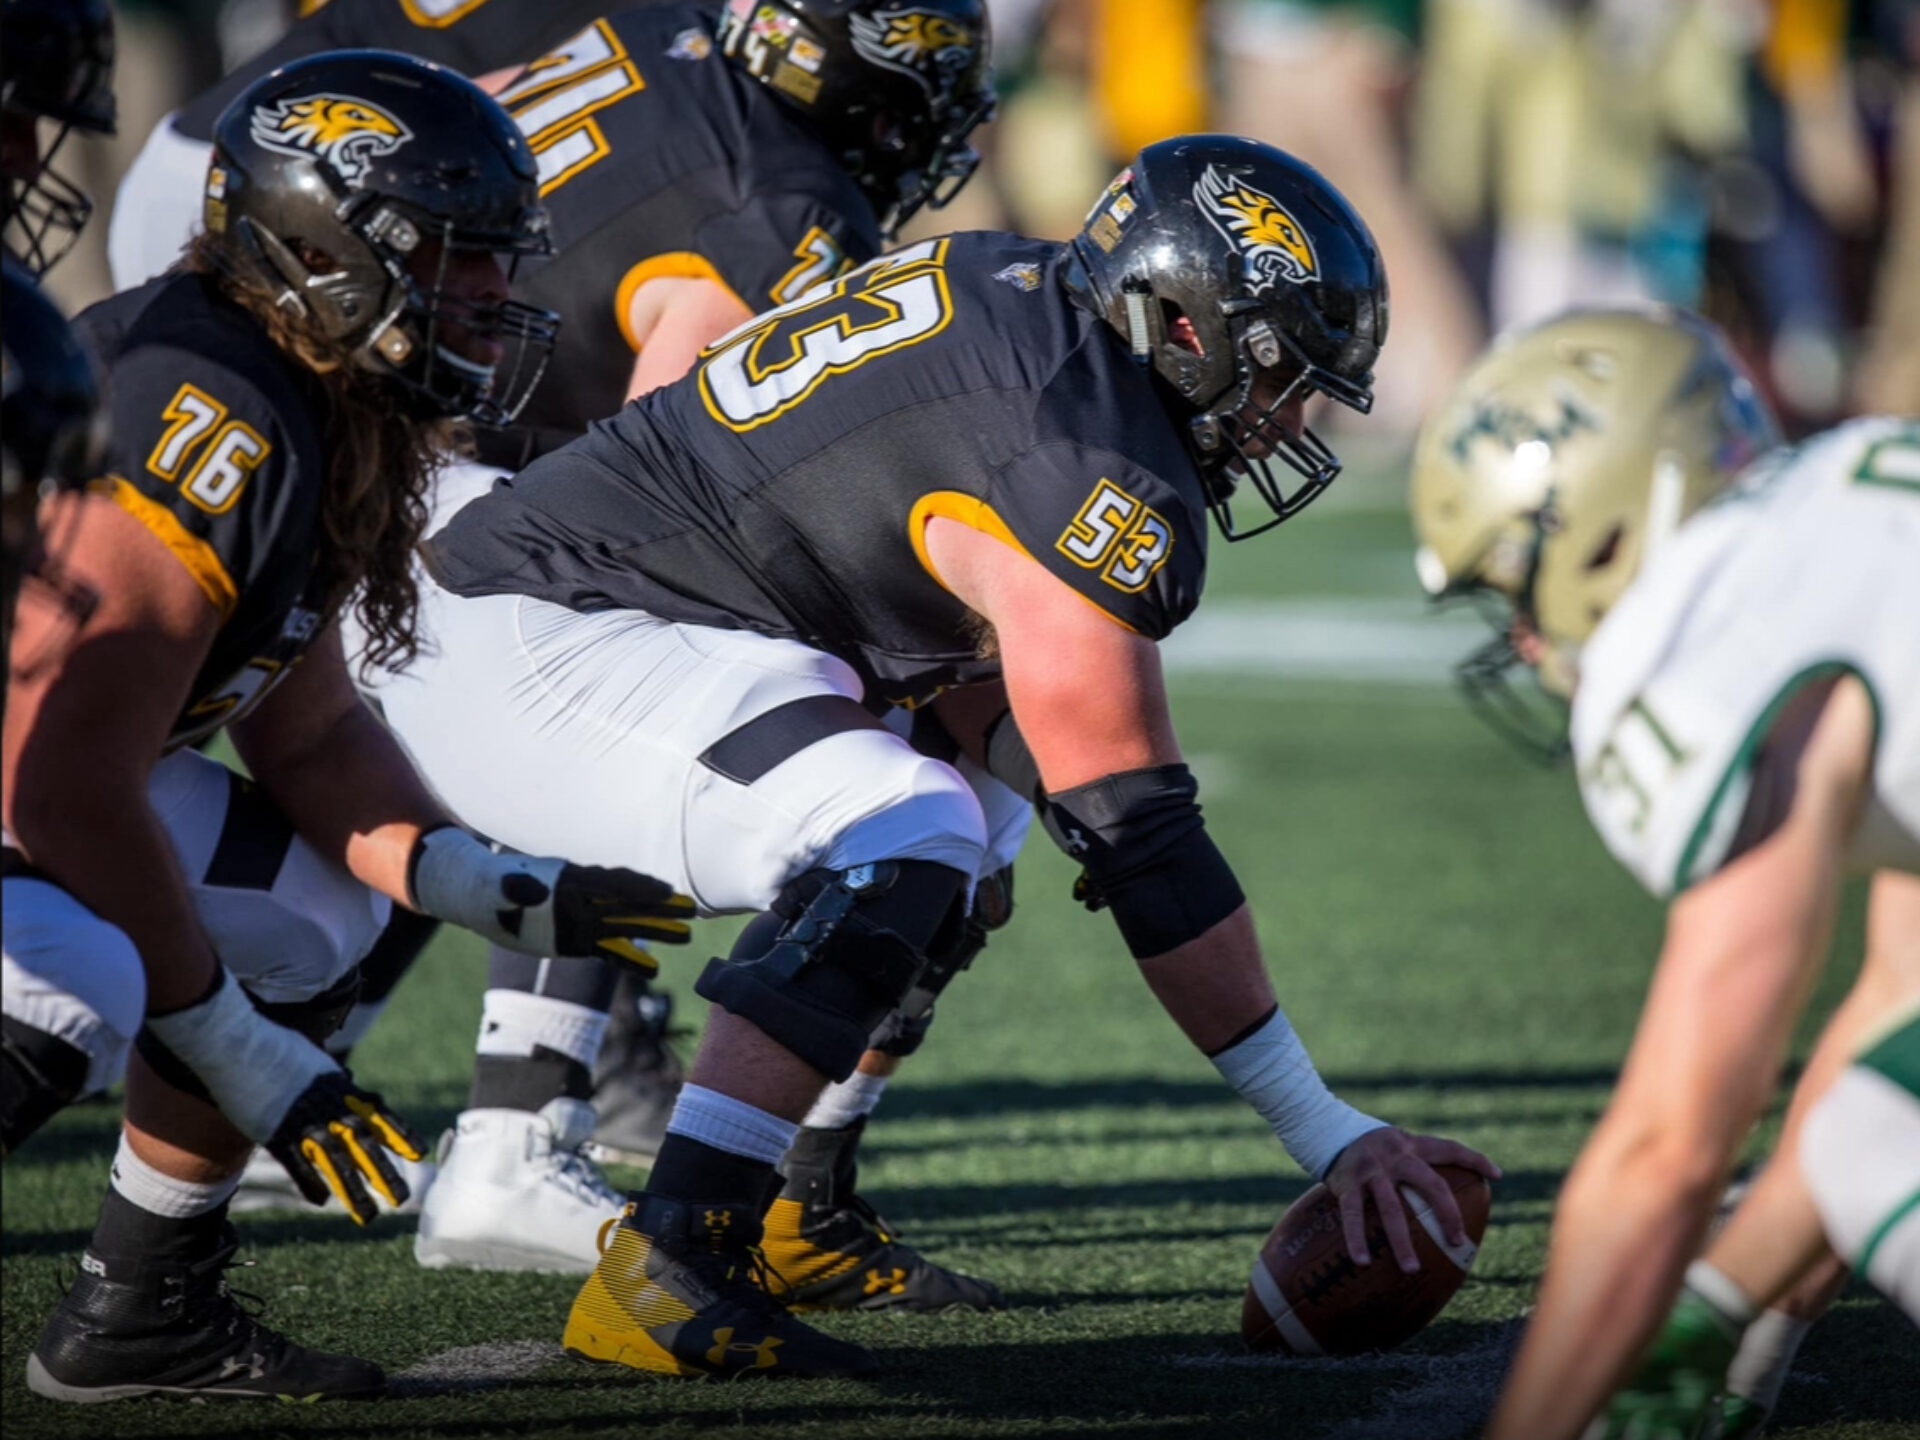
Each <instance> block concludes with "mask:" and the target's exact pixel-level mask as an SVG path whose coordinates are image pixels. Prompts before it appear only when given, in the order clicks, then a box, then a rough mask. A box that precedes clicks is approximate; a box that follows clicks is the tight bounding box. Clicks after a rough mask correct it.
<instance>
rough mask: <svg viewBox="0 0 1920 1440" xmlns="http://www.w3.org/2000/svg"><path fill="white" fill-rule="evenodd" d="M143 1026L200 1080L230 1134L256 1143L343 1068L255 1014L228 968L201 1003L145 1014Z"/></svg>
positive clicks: (316, 1048)
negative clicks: (320, 1083) (319, 1082)
mask: <svg viewBox="0 0 1920 1440" xmlns="http://www.w3.org/2000/svg"><path fill="white" fill-rule="evenodd" d="M147 1025H148V1028H150V1029H151V1030H152V1031H153V1033H154V1034H155V1035H157V1036H158V1037H159V1039H160V1043H161V1044H163V1045H165V1046H166V1047H167V1049H169V1050H171V1051H172V1052H173V1053H174V1054H175V1055H177V1056H178V1057H179V1058H180V1060H181V1062H182V1063H183V1064H185V1065H186V1067H187V1068H188V1069H189V1070H191V1071H193V1073H194V1074H195V1075H198V1076H199V1077H200V1083H201V1084H203V1085H205V1086H206V1087H207V1093H208V1094H210V1095H212V1096H213V1100H214V1103H215V1104H216V1105H218V1106H219V1107H220V1111H221V1113H222V1114H223V1115H225V1116H226V1117H227V1119H229V1120H231V1121H232V1122H233V1123H234V1126H235V1128H237V1129H238V1130H239V1131H240V1132H241V1133H242V1134H244V1135H245V1136H246V1137H247V1138H248V1139H249V1140H253V1141H256V1142H258V1143H260V1144H265V1143H266V1142H267V1141H268V1140H270V1139H271V1138H272V1137H273V1132H274V1131H276V1130H278V1129H279V1128H280V1122H281V1121H282V1120H283V1119H285V1118H286V1114H287V1111H289V1110H291V1109H292V1108H293V1104H294V1102H295V1101H296V1100H298V1099H299V1098H300V1097H301V1096H302V1095H303V1094H305V1093H306V1091H307V1087H308V1086H310V1085H312V1084H313V1082H314V1081H315V1080H318V1079H319V1078H320V1077H321V1076H322V1075H325V1074H327V1073H328V1072H330V1071H334V1070H338V1069H339V1068H340V1067H339V1066H338V1065H337V1064H335V1063H334V1060H333V1057H332V1056H330V1055H328V1054H327V1052H326V1051H324V1050H322V1049H321V1048H320V1047H319V1046H318V1045H315V1044H314V1043H313V1042H312V1041H311V1040H309V1039H307V1037H306V1036H304V1035H301V1034H298V1033H296V1032H295V1031H292V1030H289V1029H287V1028H286V1027H285V1026H284V1025H276V1024H274V1023H273V1021H271V1020H269V1019H267V1017H266V1016H264V1015H262V1014H261V1013H260V1012H259V1011H258V1010H256V1009H254V1008H253V1004H252V1002H251V1001H249V1000H248V999H247V997H246V995H245V994H244V993H243V992H242V991H241V989H240V985H239V982H237V981H236V980H234V979H233V977H232V976H230V975H228V974H227V972H226V971H225V970H222V971H221V972H220V986H219V988H218V989H217V990H215V991H214V992H213V994H211V995H209V996H208V997H207V998H206V999H204V1000H202V1001H201V1002H200V1003H199V1004H198V1005H191V1006H188V1007H187V1008H186V1009H185V1010H176V1011H174V1012H173V1013H172V1014H171V1015H150V1016H148V1017H147Z"/></svg>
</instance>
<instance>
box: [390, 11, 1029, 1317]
mask: <svg viewBox="0 0 1920 1440" xmlns="http://www.w3.org/2000/svg"><path fill="white" fill-rule="evenodd" d="M987 46H988V33H987V20H986V14H985V12H984V10H983V9H982V7H981V5H980V3H979V0H920V3H914V4H909V5H903V4H901V3H900V0H792V3H788V0H755V3H753V4H735V5H732V6H730V7H729V8H728V9H727V10H726V11H725V12H724V13H723V14H722V15H721V17H720V18H719V21H718V24H717V26H716V23H715V20H714V18H713V16H712V15H711V13H710V12H708V11H706V10H703V9H702V8H701V7H700V6H698V5H695V4H690V3H670V4H662V5H652V6H648V7H645V8H643V9H638V10H629V11H625V12H622V13H620V14H616V15H614V16H612V17H610V18H607V19H603V20H599V21H596V22H595V23H594V24H592V25H590V26H588V27H587V28H586V29H585V30H583V31H582V32H581V33H580V34H578V35H576V36H573V37H572V38H571V39H569V40H568V41H567V42H566V43H565V44H563V45H561V46H560V47H558V48H557V49H556V50H554V51H553V52H552V53H551V54H548V55H546V56H543V57H541V58H540V59H538V60H536V61H535V62H533V63H532V64H531V65H529V66H528V67H527V69H526V71H525V72H524V74H522V75H520V76H518V77H516V78H514V79H513V80H512V81H511V83H509V84H508V85H507V86H506V87H505V88H504V89H503V90H502V91H501V92H500V98H501V100H502V102H503V103H504V104H506V106H507V107H508V109H509V111H510V112H511V113H512V114H514V115H515V117H516V118H517V119H519V121H520V123H521V125H522V127H523V129H525V130H526V132H527V134H528V137H529V140H530V142H531V143H532V145H533V147H534V151H535V154H536V156H537V157H538V159H539V164H540V167H541V176H542V181H543V186H542V188H543V193H544V195H545V198H546V201H547V204H548V206H549V208H550V210H551V211H552V215H553V237H554V243H555V253H554V255H553V256H552V257H550V258H548V259H545V260H539V261H535V262H532V263H531V264H530V265H529V266H527V267H526V268H525V270H524V271H523V274H522V277H521V280H520V281H519V282H518V283H517V285H516V291H515V293H516V294H517V295H519V296H520V297H521V298H523V299H526V300H528V301H531V302H533V303H537V304H541V305H545V306H548V307H550V308H552V309H555V310H557V311H558V312H560V313H561V314H562V315H563V316H565V317H566V324H565V325H564V327H563V329H562V331H561V338H560V342H559V345H558V347H557V348H556V350H555V353H554V359H553V363H552V365H551V366H550V367H549V369H548V371H547V374H546V376H545V377H544V378H543V379H542V381H541V383H540V385H539V386H538V388H537V389H536V390H535V392H534V395H533V398H532V400H531V401H530V402H529V404H528V406H527V408H526V410H525V412H524V413H523V415H522V417H521V420H520V422H519V423H517V424H516V425H514V426H512V427H508V428H506V429H504V430H499V431H494V432H490V433H488V434H486V435H484V436H483V437H482V443H481V446H480V450H481V454H480V460H481V461H482V462H494V463H493V464H492V465H491V466H489V465H488V464H486V463H480V464H475V465H472V466H468V467H464V468H456V469H454V470H452V471H451V472H450V473H448V474H447V475H445V476H443V477H442V479H441V481H440V482H439V486H438V497H437V504H436V513H437V514H438V515H440V516H442V517H444V516H446V515H449V514H451V513H452V512H453V511H454V510H456V509H457V508H458V506H459V505H460V503H462V502H463V501H464V500H465V499H468V498H470V497H471V496H473V495H475V494H478V493H480V492H482V491H484V490H485V489H486V488H487V486H489V485H490V484H491V483H492V482H493V480H494V479H495V478H496V477H497V476H498V475H499V474H500V470H501V467H508V468H513V467H517V466H519V465H521V464H524V463H525V462H526V461H527V460H528V459H530V458H531V457H532V456H534V455H537V454H539V453H542V452H543V451H545V450H549V449H553V448H555V447H556V446H558V445H559V444H562V443H565V442H566V441H569V440H572V439H574V438H576V437H577V436H579V435H581V434H582V433H584V432H585V430H586V429H587V427H588V425H589V424H591V423H592V422H593V421H594V420H595V419H597V418H599V417H602V416H605V415H609V414H611V413H613V412H614V411H616V410H618V409H619V408H620V406H621V405H622V404H623V403H624V402H625V401H626V400H627V399H628V397H629V396H630V395H635V394H641V393H644V392H646V391H648V390H651V389H653V388H654V387H656V386H657V385H659V384H661V383H663V382H665V381H668V380H672V379H676V378H678V377H679V376H680V375H682V374H684V373H685V372H686V370H687V369H688V367H689V366H691V365H692V363H693V361H694V359H695V357H696V356H697V354H698V353H699V351H700V349H701V348H703V347H704V346H705V345H707V344H708V343H710V342H711V341H713V340H715V339H717V338H718V337H719V336H720V335H722V334H724V333H725V332H726V331H727V330H728V329H730V328H732V327H733V326H735V325H737V324H739V323H740V322H742V321H744V320H746V319H747V318H748V316H749V315H750V314H751V313H752V312H753V311H755V310H757V309H765V308H769V307H771V306H773V305H777V304H781V303H785V302H787V301H790V300H792V299H794V298H795V297H797V296H798V295H799V294H801V293H803V292H804V291H805V290H806V289H808V288H809V287H810V286H812V285H814V284H816V283H819V282H821V281H823V280H827V279H830V278H832V277H833V276H835V275H837V274H839V273H840V272H841V271H842V270H844V269H845V268H846V267H847V266H848V265H849V264H850V263H855V262H861V261H865V260H867V259H869V258H871V257H872V256H873V255H874V254H876V253H877V252H878V251H879V249H880V247H881V243H882V238H883V236H884V235H887V234H890V233H891V231H892V230H893V228H894V227H895V226H897V225H898V224H900V223H901V222H902V221H904V220H905V219H906V218H907V217H909V216H911V215H912V214H914V213H915V212H916V211H917V210H919V208H920V207H921V206H922V205H923V204H927V203H933V204H940V203H943V202H944V201H945V199H946V198H947V197H948V196H950V195H951V194H952V193H953V192H954V190H955V189H956V188H957V187H958V185H959V184H960V183H962V182H964V180H965V179H966V178H967V176H968V175H969V174H971V172H972V170H973V167H974V163H975V158H976V157H975V156H974V153H973V151H972V150H971V149H970V148H969V147H968V146H967V143H966V140H967V136H968V134H969V133H970V132H971V131H972V130H973V128H974V127H975V126H976V125H977V124H979V123H980V121H981V120H983V119H984V118H985V117H986V116H987V115H988V114H989V113H990V111H991V109H992V104H993V92H992V86H991V70H990V66H989V63H988V58H987ZM426 665H427V669H426V670H424V671H423V672H421V673H422V675H423V677H425V678H428V679H430V677H431V674H432V662H431V660H429V661H427V662H426ZM1013 808H1015V809H1016V810H1018V809H1019V808H1020V807H1019V806H1018V804H1017V802H1013ZM403 923H404V922H403ZM616 968H623V967H615V966H612V965H607V964H600V963H596V962H591V961H583V962H574V963H571V964H552V965H547V964H542V965H538V966H535V965H531V964H529V963H528V962H527V961H526V960H525V959H524V958H523V957H521V956H520V955H518V954H516V953H514V952H511V951H497V952H496V953H495V955H494V957H493V959H492V962H491V963H490V966H489V978H488V986H487V999H486V1009H485V1015H484V1019H483V1022H482V1026H481V1039H480V1051H481V1053H480V1055H479V1057H478V1059H477V1062H476V1070H475V1078H474V1084H473V1089H472V1093H471V1095H470V1098H469V1101H468V1106H467V1109H466V1110H465V1111H464V1112H463V1113H462V1115H461V1116H460V1118H459V1120H458V1121H457V1123H456V1125H455V1127H454V1131H453V1138H452V1142H451V1144H450V1145H449V1146H447V1147H446V1148H445V1149H444V1150H442V1151H441V1152H440V1158H441V1163H442V1166H443V1169H442V1173H441V1174H440V1175H439V1177H438V1178H437V1179H436V1180H435V1181H434V1183H433V1185H432V1188H431V1189H430V1190H429V1192H428V1194H427V1196H426V1199H425V1201H424V1203H423V1206H422V1210H421V1219H420V1226H419V1230H418V1233H417V1238H416V1241H415V1254H416V1256H417V1257H418V1258H419V1260H420V1262H421V1263H422V1264H424V1265H428V1266H431V1267H441V1266H478V1267H483V1268H489V1269H498V1268H536V1269H544V1270H556V1269H570V1270H576V1271H578V1272H580V1273H586V1272H587V1271H590V1270H591V1269H592V1268H593V1266H594V1264H595V1263H596V1262H597V1261H598V1259H599V1250H598V1248H597V1244H596V1240H597V1236H598V1233H599V1229H600V1226H601V1224H602V1222H604V1221H605V1220H607V1219H609V1218H611V1217H613V1216H615V1215H617V1214H618V1213H619V1209H620V1205H621V1200H620V1197H619V1194H618V1192H616V1191H614V1190H613V1189H611V1188H610V1187H609V1186H607V1185H606V1184H605V1183H604V1181H603V1180H602V1179H601V1177H600V1176H599V1174H598V1172H597V1171H596V1170H595V1169H593V1167H591V1166H590V1165H588V1164H586V1163H583V1162H582V1161H581V1160H580V1159H579V1156H578V1151H577V1144H578V1142H579V1141H580V1140H583V1139H584V1138H585V1136H586V1133H587V1132H588V1131H590V1130H591V1131H592V1133H593V1135H594V1138H595V1140H596V1141H597V1142H598V1144H599V1146H600V1147H601V1150H602V1151H603V1152H607V1151H611V1152H612V1153H614V1154H616V1155H618V1156H619V1157H620V1158H623V1159H628V1160H635V1161H646V1160H651V1158H652V1156H653V1154H654V1152H655V1151H656V1150H657V1149H658V1147H659V1144H660V1140H661V1138H662V1136H663V1134H664V1130H665V1126H666V1120H667V1116H668V1114H669V1113H670V1111H671V1109H672V1105H673V1097H674V1094H675V1093H676V1092H677V1088H678V1087H677V1080H678V1074H677V1067H673V1068H670V1065H671V1061H670V1058H669V1052H667V1050H666V1048H665V1046H664V1045H663V1044H662V1043H661V1031H662V1030H663V1029H664V1028H665V1026H666V1024H667V1022H668V1020H669V1018H670V1016H671V1008H670V1000H669V997H667V996H665V995H662V994H659V993H645V991H644V980H643V979H642V978H641V977H640V976H639V975H638V974H637V973H635V972H632V971H630V970H629V971H628V972H627V973H626V974H625V975H623V976H622V977H621V980H620V990H619V991H618V992H616V990H615V988H614V987H615V977H614V974H613V973H612V972H613V971H614V970H615V969H616ZM643 1015H644V1016H645V1021H644V1023H643V1021H642V1017H643ZM356 1018H358V1017H356ZM603 1031H604V1032H606V1033H608V1039H607V1041H606V1042H605V1044H604V1049H603V1042H602V1039H601V1036H602V1033H603ZM917 1033H918V1032H917V1031H910V1032H902V1033H901V1034H900V1035H899V1036H898V1037H897V1038H895V1039H893V1040H890V1041H888V1045H889V1048H890V1049H891V1050H893V1051H904V1049H906V1048H909V1047H910V1045H911V1044H912V1043H913V1036H914V1035H916V1034H917ZM597 1053H598V1054H599V1059H600V1063H599V1064H598V1065H597V1066H596V1064H595V1060H596V1054H597ZM897 1058H898V1057H897V1055H885V1056H883V1055H879V1054H875V1055H874V1056H871V1057H869V1059H868V1061H867V1062H865V1070H866V1072H868V1073H865V1074H863V1076H862V1077H861V1078H860V1079H858V1080H857V1081H855V1082H853V1084H854V1088H855V1090H857V1091H858V1097H857V1098H859V1099H860V1101H861V1105H862V1107H863V1108H861V1109H858V1110H854V1111H851V1112H849V1111H847V1108H846V1106H845V1105H841V1106H838V1107H835V1106H831V1105H830V1106H829V1107H828V1109H827V1111H826V1112H823V1118H825V1119H830V1120H832V1121H833V1122H834V1124H833V1125H832V1126H831V1127H830V1128H832V1129H833V1130H834V1132H835V1133H834V1135H833V1136H831V1137H828V1136H827V1135H825V1134H824V1131H825V1130H826V1129H827V1128H829V1127H826V1126H821V1127H817V1128H818V1129H819V1130H820V1131H821V1132H823V1133H818V1134H811V1135H809V1136H807V1137H804V1143H803V1148H802V1150H801V1151H799V1152H796V1155H795V1157H794V1165H793V1166H792V1167H790V1171H789V1179H790V1182H791V1185H790V1189H791V1191H792V1194H791V1197H790V1198H791V1199H793V1201H794V1203H793V1204H791V1205H783V1206H782V1207H780V1208H779V1209H778V1211H777V1212H776V1219H777V1221H778V1222H779V1224H778V1225H777V1226H776V1231H775V1232H774V1233H771V1234H770V1236H769V1247H768V1248H769V1254H770V1255H771V1256H772V1257H773V1258H774V1259H775V1262H776V1267H775V1268H776V1270H777V1272H778V1273H779V1274H781V1275H783V1276H787V1277H792V1278H794V1279H795V1280H796V1281H797V1282H799V1283H798V1286H797V1290H796V1293H797V1295H798V1296H799V1298H801V1299H802V1300H803V1301H804V1302H805V1303H810V1304H828V1303H831V1304H854V1303H877V1301H879V1300H884V1301H885V1302H886V1303H888V1304H892V1305H899V1306H907V1307H912V1308H927V1309H945V1308H948V1307H950V1306H953V1305H973V1306H982V1307H983V1306H988V1305H992V1304H996V1303H998V1298H999V1297H998V1295H997V1293H996V1292H994V1291H993V1290H992V1289H991V1287H989V1286H985V1285H983V1284H980V1283H978V1282H975V1281H971V1280H968V1279H966V1278H964V1277H960V1276H955V1275H952V1274H951V1273H949V1272H947V1271H944V1270H941V1269H940V1268H939V1267H937V1266H934V1265H932V1264H931V1263H930V1262H928V1261H927V1260H926V1259H925V1258H924V1257H923V1256H921V1255H919V1254H918V1253H917V1252H915V1251H913V1250H911V1249H908V1248H907V1247H905V1246H902V1245H899V1244H897V1243H896V1242H895V1241H894V1240H893V1239H891V1238H889V1234H890V1232H887V1231H885V1230H884V1228H883V1227H881V1226H880V1225H878V1224H877V1223H876V1222H875V1221H874V1220H873V1219H872V1218H871V1217H870V1215H869V1214H868V1212H867V1211H866V1210H865V1209H864V1208H863V1207H862V1206H860V1205H859V1203H858V1202H857V1199H856V1197H855V1196H854V1195H853V1193H852V1174H851V1164H852V1152H853V1149H854V1147H855V1146H856V1145H857V1143H858V1140H859V1130H858V1124H857V1122H858V1121H860V1120H861V1119H862V1118H863V1115H864V1109H865V1108H871V1104H872V1103H873V1102H874V1101H876V1100H877V1099H878V1095H879V1091H880V1089H881V1088H882V1087H883V1086H884V1084H885V1075H884V1073H874V1072H884V1071H886V1070H888V1069H890V1068H891V1066H892V1065H893V1064H895V1063H897ZM596 1079H597V1082H598V1083H597V1084H595V1083H594V1082H595V1081H596ZM590 1086H591V1087H592V1089H593V1106H594V1110H595V1111H597V1114H596V1113H593V1112H591V1111H589V1109H588V1106H587V1104H586V1100H585V1097H586V1095H587V1093H588V1090H589V1087H590ZM842 1098H845V1097H842ZM596 1122H597V1127H598V1128H597V1129H596V1128H594V1127H595V1125H596ZM508 1157H531V1158H527V1159H524V1160H523V1161H522V1162H521V1163H518V1164H514V1163H509V1158H508ZM802 1172H805V1173H804V1174H803V1173H802ZM830 1176H837V1178H835V1179H834V1180H833V1183H832V1187H831V1188H832V1190H833V1191H836V1192H837V1194H838V1198H837V1200H836V1199H834V1198H833V1195H832V1194H830V1193H829V1189H828V1188H827V1181H828V1179H829V1177H830ZM803 1194H809V1195H812V1196H813V1200H812V1201H811V1202H809V1203H808V1204H807V1205H805V1206H803V1205H802V1203H801V1197H802V1196H803ZM782 1227H784V1229H783V1228H782ZM802 1229H806V1230H808V1231H810V1232H812V1233H813V1234H814V1235H815V1236H817V1235H819V1234H822V1233H825V1232H827V1231H831V1232H833V1234H834V1236H835V1239H834V1242H833V1244H832V1245H830V1246H828V1247H826V1248H822V1247H821V1246H820V1245H819V1244H816V1243H815V1240H814V1239H809V1238H806V1237H803V1235H802V1234H801V1231H802ZM787 1231H790V1232H791V1233H786V1232H787ZM863 1265H864V1266H866V1267H867V1268H877V1269H879V1270H881V1271H883V1272H885V1273H888V1274H892V1273H894V1272H896V1271H897V1272H898V1273H899V1274H900V1276H901V1277H903V1278H902V1279H901V1281H900V1282H899V1283H897V1284H896V1285H894V1286H891V1287H889V1288H888V1289H887V1290H886V1291H885V1292H884V1294H883V1295H879V1296H870V1295H869V1294H868V1293H867V1292H866V1291H865V1289H864V1288H863V1287H862V1286H860V1285H850V1284H849V1283H847V1279H846V1277H848V1276H850V1275H851V1274H852V1272H853V1271H855V1270H856V1269H859V1268H860V1267H861V1266H863ZM827 1272H831V1274H828V1273H827ZM808 1277H812V1278H811V1279H809V1278H808Z"/></svg>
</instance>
